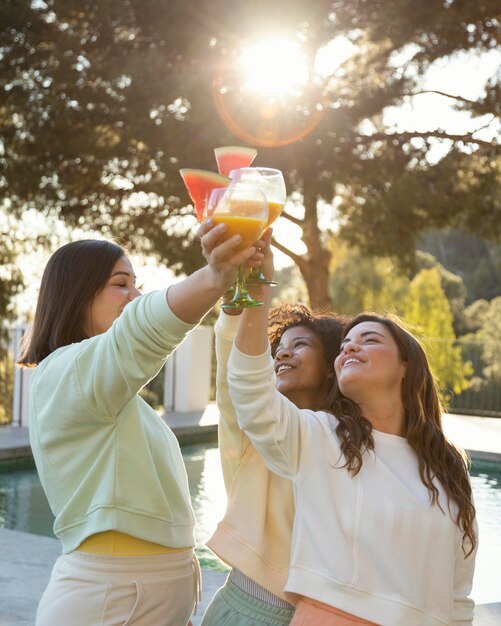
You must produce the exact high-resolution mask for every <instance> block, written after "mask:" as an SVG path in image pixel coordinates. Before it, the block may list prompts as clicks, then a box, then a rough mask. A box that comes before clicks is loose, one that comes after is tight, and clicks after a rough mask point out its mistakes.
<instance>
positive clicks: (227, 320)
mask: <svg viewBox="0 0 501 626" xmlns="http://www.w3.org/2000/svg"><path fill="white" fill-rule="evenodd" d="M239 317H240V315H231V314H228V313H225V312H224V311H223V310H222V309H221V312H220V314H219V317H218V319H217V322H216V325H215V327H214V330H215V335H216V403H217V407H218V409H219V413H220V419H219V428H218V435H219V453H220V455H221V466H222V470H223V478H224V484H225V487H226V491H227V492H228V491H229V490H230V487H231V483H232V481H233V477H234V476H235V473H236V471H237V470H238V467H239V465H240V463H241V461H242V457H243V455H244V453H245V450H246V449H247V447H248V446H250V445H251V444H250V441H249V438H248V437H247V435H246V434H245V433H244V431H243V430H242V429H241V428H240V426H239V425H238V422H237V416H236V413H235V407H234V406H233V402H232V400H231V398H230V394H229V391H228V359H229V356H230V352H231V348H232V346H233V340H234V338H235V334H236V332H237V329H238V324H239Z"/></svg>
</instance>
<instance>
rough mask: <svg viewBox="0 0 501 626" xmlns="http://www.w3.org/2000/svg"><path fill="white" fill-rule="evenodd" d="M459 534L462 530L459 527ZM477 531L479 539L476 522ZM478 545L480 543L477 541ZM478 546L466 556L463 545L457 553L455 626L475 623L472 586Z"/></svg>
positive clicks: (455, 568)
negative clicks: (471, 595)
mask: <svg viewBox="0 0 501 626" xmlns="http://www.w3.org/2000/svg"><path fill="white" fill-rule="evenodd" d="M457 532H458V534H460V535H461V531H460V530H459V529H458V531H457ZM475 533H476V535H477V539H478V527H477V524H476V523H475ZM468 545H469V542H468V541H466V543H465V548H466V551H468V549H469V548H468ZM477 546H478V543H477ZM476 552H477V547H475V550H474V551H473V552H472V553H471V554H470V555H469V556H467V557H465V555H464V552H463V548H462V545H459V549H458V551H457V554H456V562H455V567H454V608H453V621H452V623H453V624H454V626H471V624H473V612H474V609H475V602H474V601H473V599H472V598H471V597H470V594H471V588H472V586H473V572H474V569H475V557H476Z"/></svg>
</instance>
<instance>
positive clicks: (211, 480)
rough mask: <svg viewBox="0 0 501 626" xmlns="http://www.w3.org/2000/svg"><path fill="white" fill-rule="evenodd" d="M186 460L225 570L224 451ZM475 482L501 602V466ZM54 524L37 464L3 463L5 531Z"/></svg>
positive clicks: (483, 563) (489, 575)
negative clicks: (218, 533) (219, 527)
mask: <svg viewBox="0 0 501 626" xmlns="http://www.w3.org/2000/svg"><path fill="white" fill-rule="evenodd" d="M183 456H184V460H185V463H186V468H187V472H188V480H189V485H190V494H191V499H192V504H193V508H194V510H195V515H196V517H197V528H196V540H197V548H196V551H197V555H198V557H199V559H200V562H201V564H202V567H204V568H206V569H214V570H219V571H224V570H226V569H227V567H226V566H225V565H224V563H222V562H221V561H220V560H219V559H218V558H217V557H216V556H215V555H214V554H213V553H212V552H211V551H210V550H209V549H208V548H206V547H205V546H204V543H205V542H206V541H207V539H208V538H209V537H210V536H211V534H212V532H213V530H214V529H215V527H216V524H217V522H218V521H219V520H220V519H221V518H222V516H223V514H224V510H225V506H226V493H225V491H224V486H223V479H222V475H221V468H220V465H219V453H218V449H217V447H216V445H214V444H209V445H197V446H187V447H184V448H183ZM471 481H472V486H473V492H474V497H475V505H476V508H477V519H478V524H479V529H480V543H479V550H478V555H477V567H476V570H475V580H474V585H473V597H474V598H475V600H476V601H477V602H478V603H479V604H486V603H491V602H501V589H500V585H499V581H500V580H501V463H492V462H479V461H476V462H475V463H474V464H473V467H472V471H471ZM53 520H54V518H53V516H52V513H51V511H50V509H49V505H48V504H47V500H46V498H45V494H44V492H43V490H42V488H41V486H40V482H39V480H38V476H37V473H36V470H35V469H34V466H33V464H32V463H27V462H26V461H23V462H10V463H4V464H1V465H0V527H4V528H11V529H14V530H20V531H24V532H29V533H33V534H37V535H45V536H48V537H53V536H54V535H53V532H52V524H53Z"/></svg>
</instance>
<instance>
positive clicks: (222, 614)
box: [201, 580, 294, 626]
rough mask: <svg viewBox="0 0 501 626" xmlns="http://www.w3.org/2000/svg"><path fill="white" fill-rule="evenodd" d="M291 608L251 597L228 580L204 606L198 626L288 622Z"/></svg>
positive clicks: (272, 625)
mask: <svg viewBox="0 0 501 626" xmlns="http://www.w3.org/2000/svg"><path fill="white" fill-rule="evenodd" d="M293 615H294V609H281V608H279V607H276V606H272V605H270V604H266V603H265V602H262V601H261V600H258V599H257V598H253V597H252V596H250V595H249V594H247V593H245V591H242V590H241V589H239V588H238V587H237V586H236V585H234V584H233V583H232V582H231V580H227V581H226V583H225V584H224V586H223V587H221V589H219V590H218V591H217V592H216V594H215V596H214V598H213V599H212V602H211V603H210V604H209V606H208V607H207V610H206V611H205V614H204V617H203V619H202V622H201V626H288V624H289V623H290V621H291V619H292V616H293Z"/></svg>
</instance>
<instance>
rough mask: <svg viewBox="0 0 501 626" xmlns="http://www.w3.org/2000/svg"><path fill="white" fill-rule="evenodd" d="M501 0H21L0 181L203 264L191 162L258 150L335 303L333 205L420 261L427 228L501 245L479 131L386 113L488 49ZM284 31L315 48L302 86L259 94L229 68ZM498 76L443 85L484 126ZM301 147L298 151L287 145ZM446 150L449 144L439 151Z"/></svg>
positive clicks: (8, 63) (321, 295) (7, 51)
mask: <svg viewBox="0 0 501 626" xmlns="http://www.w3.org/2000/svg"><path fill="white" fill-rule="evenodd" d="M498 17H499V16H498V2H497V1H496V0H483V2H482V3H480V4H478V3H465V2H462V1H461V0H450V1H447V2H443V3H441V2H428V3H419V4H418V5H416V3H415V2H411V1H410V0H348V1H346V0H343V1H341V0H334V1H326V0H317V1H316V2H311V3H307V2H304V1H303V0H274V1H272V2H270V1H269V0H267V1H266V2H264V0H254V1H252V2H246V3H237V4H235V3H234V2H230V1H229V0H211V1H210V2H209V1H208V0H198V1H197V3H196V4H193V3H191V4H190V3H187V2H182V1H181V0H173V1H171V2H164V1H161V0H89V1H88V2H85V3H84V4H82V3H81V2H77V1H76V0H66V1H65V2H64V3H56V2H55V0H15V1H13V2H8V3H6V2H4V3H2V4H1V5H0V24H2V26H1V31H0V52H1V54H0V64H1V68H0V69H1V72H0V89H1V90H2V93H3V98H2V100H1V103H0V136H1V145H0V167H1V169H2V174H1V175H0V188H2V189H3V191H4V193H5V194H6V195H8V196H9V198H10V201H11V210H12V211H17V212H20V211H22V210H24V208H25V207H26V206H35V207H36V208H37V209H38V210H40V211H42V212H49V211H52V212H56V213H57V214H59V215H61V217H63V218H64V219H65V220H66V221H67V222H68V224H70V225H71V224H75V225H80V226H82V225H88V226H89V227H92V228H100V229H102V230H103V231H105V232H106V231H109V232H112V233H114V234H117V235H120V236H122V237H123V238H124V239H126V240H127V241H129V242H130V243H131V244H132V245H134V246H135V247H136V248H137V249H139V250H141V249H142V250H148V251H156V252H157V253H158V254H159V255H160V256H161V257H162V258H163V259H164V260H165V261H167V262H168V263H169V265H170V266H171V267H172V268H173V269H174V270H177V271H181V270H184V271H191V270H192V269H194V268H195V267H196V266H197V265H198V264H199V263H200V262H201V257H200V252H199V247H198V246H192V245H191V244H192V241H193V237H194V227H195V219H194V217H193V215H192V211H191V209H190V208H189V207H187V206H185V205H186V201H187V195H186V192H185V190H184V189H183V187H182V183H181V180H180V178H179V175H178V171H177V170H178V168H179V167H186V166H194V167H205V168H209V169H213V168H214V162H213V157H212V148H213V147H215V146H216V145H223V144H234V143H236V142H241V141H244V142H246V143H251V144H257V145H259V146H261V148H260V155H259V162H261V163H263V164H273V165H276V166H277V167H280V168H281V169H283V170H284V172H286V174H287V177H288V187H289V190H290V191H291V192H293V191H294V192H296V194H297V196H296V197H297V198H298V199H299V201H300V203H301V204H302V206H303V209H302V210H301V211H299V213H295V212H294V213H293V212H291V213H289V214H287V215H286V217H287V218H288V219H289V220H291V221H293V222H294V223H297V224H299V225H300V226H301V228H302V232H303V235H302V238H303V241H304V243H305V245H306V248H307V253H306V254H305V255H298V254H295V253H294V251H293V250H290V249H288V248H287V246H286V245H285V244H284V243H279V242H277V247H279V248H280V249H281V250H282V251H283V252H285V253H286V254H288V255H289V256H290V257H291V258H292V259H293V260H294V261H295V262H296V263H297V265H298V267H299V269H300V271H301V273H302V275H303V277H304V279H305V282H306V284H307V286H308V290H309V296H310V301H311V303H312V305H314V306H317V307H322V308H328V307H329V306H330V304H331V303H330V299H329V296H328V280H329V276H328V265H329V259H330V252H329V249H328V247H327V245H326V239H327V238H328V235H329V233H328V232H326V230H325V228H324V226H321V225H320V222H319V206H320V202H321V201H325V202H327V204H329V203H331V201H332V200H333V199H334V198H336V202H337V204H336V207H337V210H336V211H334V210H333V211H332V221H333V222H334V221H335V220H339V219H340V220H341V224H342V231H341V232H342V233H343V235H344V236H345V237H346V238H347V239H348V240H349V241H350V242H355V243H358V244H359V245H360V246H361V247H362V249H364V251H366V252H370V253H372V254H380V253H390V254H395V255H397V256H398V257H399V258H400V260H401V262H403V263H404V262H405V263H407V264H411V263H412V259H413V254H412V253H413V250H414V243H415V240H416V237H417V236H418V234H419V233H420V232H422V231H423V229H426V228H430V227H440V228H442V227H445V226H448V225H462V226H464V227H465V228H468V229H469V230H471V231H472V232H476V233H477V234H479V235H482V236H488V237H499V235H500V222H501V217H500V215H501V211H500V207H499V194H498V193H497V191H498V190H499V180H500V158H499V151H498V147H497V146H496V145H495V143H494V142H492V141H490V140H485V139H484V140H482V139H481V136H480V135H479V134H477V133H475V132H472V131H468V132H464V133H460V134H450V133H446V132H445V131H443V130H442V129H440V128H437V127H435V126H434V125H433V123H432V122H430V128H429V130H427V131H426V132H419V131H412V132H409V131H408V132H397V131H394V130H393V129H392V128H390V127H388V123H387V121H386V118H385V116H384V113H385V111H386V110H387V109H388V108H389V107H391V106H398V105H399V104H401V103H402V102H404V101H405V100H406V99H407V98H409V97H412V96H414V95H415V94H416V93H417V92H419V91H420V90H421V89H422V88H421V78H422V76H423V74H424V73H425V71H426V70H427V69H428V68H429V67H430V65H431V64H432V63H433V62H434V61H436V60H438V59H444V58H447V57H449V56H450V55H453V54H454V53H456V52H457V51H475V52H482V51H484V52H485V51H490V50H492V49H493V48H495V46H496V44H497V37H498V32H499V31H498V27H499V20H498ZM277 33H281V34H283V35H287V36H288V37H290V38H292V39H293V40H294V41H295V42H297V44H298V45H300V46H301V47H302V49H303V51H304V53H305V55H306V59H307V62H308V70H309V80H308V81H306V83H305V85H304V86H303V88H298V91H297V93H296V94H294V95H289V96H288V97H287V98H281V97H279V96H277V95H275V96H273V97H268V98H267V99H264V100H263V99H260V98H258V94H249V92H248V91H245V90H244V89H243V87H242V84H241V79H242V78H243V77H242V75H241V73H239V71H237V70H236V69H235V68H236V67H237V66H236V60H237V58H238V56H239V54H240V52H241V51H242V49H243V48H244V47H245V46H246V45H248V43H249V41H251V40H253V39H254V38H255V37H257V35H258V34H259V35H260V36H264V35H266V34H268V35H270V34H272V35H276V34H277ZM336 37H344V38H346V40H348V41H350V42H351V43H352V44H353V46H354V48H353V54H352V55H351V56H350V57H349V58H348V59H347V60H346V61H345V62H344V63H342V64H341V65H340V66H339V67H338V68H336V69H333V70H332V71H331V72H330V73H327V75H320V74H318V73H317V74H315V58H316V55H317V52H318V51H319V50H321V49H322V48H323V47H324V46H325V45H326V44H328V43H329V42H332V41H333V40H335V38H336ZM500 91H501V89H500V82H499V79H497V78H496V77H493V78H492V80H491V81H490V82H489V83H488V84H487V85H486V86H485V91H484V93H483V94H480V95H479V96H478V98H477V99H474V100H469V99H467V98H465V97H461V96H458V95H457V94H444V95H443V97H447V98H448V99H450V100H451V102H453V103H454V106H455V107H456V108H457V109H460V110H462V111H465V112H468V113H469V114H470V115H471V116H473V117H474V118H475V117H476V118H478V120H479V122H478V125H479V126H484V125H485V124H486V123H487V121H488V120H487V118H486V116H487V115H489V116H490V118H489V119H493V118H495V117H496V116H497V117H499V101H500V100H499V93H500ZM292 140H294V143H288V142H289V141H292ZM437 142H441V143H443V144H444V145H445V146H446V150H447V154H446V156H444V157H443V158H442V159H441V160H440V161H438V162H435V163H433V162H431V161H430V159H429V158H428V156H429V153H430V150H431V149H432V148H433V147H435V145H436V143H437Z"/></svg>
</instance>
